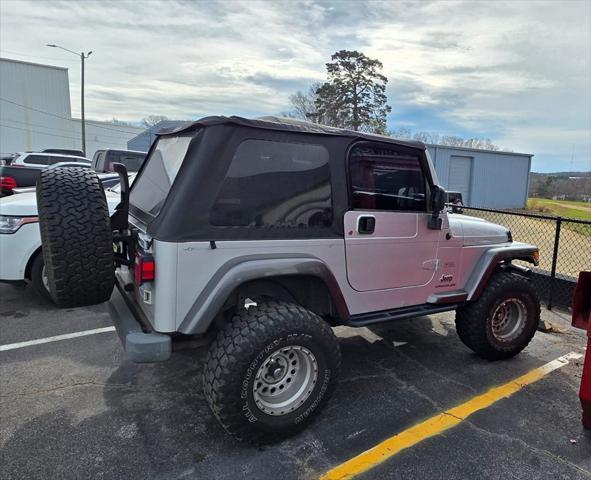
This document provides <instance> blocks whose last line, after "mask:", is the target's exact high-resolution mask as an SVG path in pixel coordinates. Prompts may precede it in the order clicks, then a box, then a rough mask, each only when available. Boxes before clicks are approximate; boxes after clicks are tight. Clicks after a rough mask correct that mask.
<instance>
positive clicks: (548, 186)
mask: <svg viewBox="0 0 591 480" xmlns="http://www.w3.org/2000/svg"><path fill="white" fill-rule="evenodd" d="M529 196H530V197H540V198H561V199H563V200H586V199H587V198H589V197H591V172H556V173H535V172H532V173H530V176H529Z"/></svg>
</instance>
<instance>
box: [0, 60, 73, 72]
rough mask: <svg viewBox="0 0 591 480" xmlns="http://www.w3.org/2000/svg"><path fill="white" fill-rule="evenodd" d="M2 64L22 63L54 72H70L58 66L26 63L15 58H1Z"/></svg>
mask: <svg viewBox="0 0 591 480" xmlns="http://www.w3.org/2000/svg"><path fill="white" fill-rule="evenodd" d="M0 62H13V63H21V64H23V65H30V66H33V67H43V68H52V69H54V70H66V71H67V70H68V69H67V67H58V66H56V65H46V64H44V63H35V62H26V61H24V60H15V59H14V58H6V57H0Z"/></svg>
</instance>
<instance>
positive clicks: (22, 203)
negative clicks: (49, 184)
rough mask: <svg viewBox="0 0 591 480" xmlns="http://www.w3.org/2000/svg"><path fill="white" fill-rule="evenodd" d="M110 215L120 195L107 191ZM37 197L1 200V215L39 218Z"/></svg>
mask: <svg viewBox="0 0 591 480" xmlns="http://www.w3.org/2000/svg"><path fill="white" fill-rule="evenodd" d="M105 196H106V197H107V204H108V205H109V213H110V214H112V213H113V212H114V211H115V207H116V206H117V204H118V203H119V198H120V196H119V194H118V193H113V192H109V191H105ZM37 214H38V213H37V195H36V192H26V193H18V194H15V195H10V196H9V197H2V198H0V215H9V216H13V217H36V216H37Z"/></svg>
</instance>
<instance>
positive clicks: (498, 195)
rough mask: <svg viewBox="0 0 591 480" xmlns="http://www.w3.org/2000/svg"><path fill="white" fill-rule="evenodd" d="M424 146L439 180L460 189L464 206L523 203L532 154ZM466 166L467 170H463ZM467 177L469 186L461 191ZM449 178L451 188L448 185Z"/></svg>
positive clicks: (522, 204) (517, 204) (498, 206)
mask: <svg viewBox="0 0 591 480" xmlns="http://www.w3.org/2000/svg"><path fill="white" fill-rule="evenodd" d="M428 149H429V154H430V155H431V159H432V160H433V163H434V164H435V170H436V171H437V176H438V177H439V183H440V184H441V185H442V186H443V187H445V188H447V189H450V190H452V189H453V190H460V191H462V193H463V196H464V203H465V204H466V205H469V206H472V207H484V208H522V207H524V206H525V204H526V202H527V189H528V183H529V171H530V167H531V157H532V155H529V154H523V153H509V152H492V151H488V150H475V149H468V148H454V147H447V146H440V145H429V146H428ZM467 168H469V172H466V169H467ZM468 178H469V185H468V186H467V191H464V189H463V188H462V184H463V182H464V179H466V180H467V179H468ZM450 181H451V187H453V188H450Z"/></svg>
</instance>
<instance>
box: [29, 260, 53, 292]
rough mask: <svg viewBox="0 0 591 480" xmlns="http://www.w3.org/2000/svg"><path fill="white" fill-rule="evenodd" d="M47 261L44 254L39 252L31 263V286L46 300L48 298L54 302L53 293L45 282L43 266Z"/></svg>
mask: <svg viewBox="0 0 591 480" xmlns="http://www.w3.org/2000/svg"><path fill="white" fill-rule="evenodd" d="M44 266H45V263H44V262H43V254H42V253H41V252H38V253H37V254H36V255H35V258H34V259H33V263H32V264H31V274H30V275H31V286H32V287H33V290H35V293H37V295H39V296H40V297H41V298H43V299H44V300H48V301H50V302H52V301H53V300H52V298H51V293H50V292H49V290H47V288H45V284H44V283H43V267H44Z"/></svg>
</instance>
